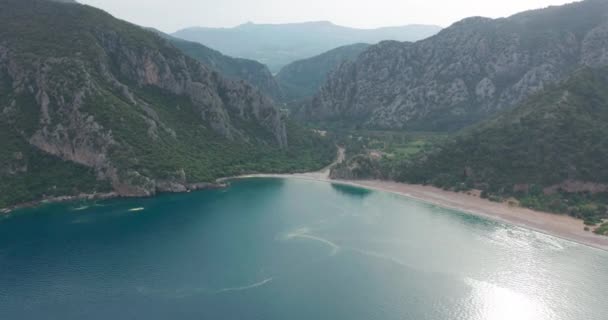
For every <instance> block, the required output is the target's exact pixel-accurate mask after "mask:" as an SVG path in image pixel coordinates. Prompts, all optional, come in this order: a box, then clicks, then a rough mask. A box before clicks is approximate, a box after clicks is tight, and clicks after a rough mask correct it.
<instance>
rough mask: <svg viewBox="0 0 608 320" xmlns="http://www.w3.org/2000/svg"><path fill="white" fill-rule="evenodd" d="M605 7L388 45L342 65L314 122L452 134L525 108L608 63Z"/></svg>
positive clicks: (593, 2)
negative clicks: (578, 72) (578, 73)
mask: <svg viewBox="0 0 608 320" xmlns="http://www.w3.org/2000/svg"><path fill="white" fill-rule="evenodd" d="M607 35H608V2H606V1H604V0H586V1H583V2H578V3H573V4H569V5H564V6H560V7H550V8H546V9H541V10H535V11H529V12H524V13H521V14H517V15H514V16H512V17H509V18H504V19H496V20H492V19H487V18H469V19H465V20H463V21H460V22H458V23H456V24H454V25H452V26H451V27H449V28H447V29H445V30H443V31H441V32H440V33H439V34H438V35H436V36H433V37H431V38H429V39H426V40H422V41H419V42H416V43H399V42H383V43H380V44H378V45H376V46H373V47H371V48H369V49H368V50H366V51H365V52H364V53H363V54H361V55H360V56H359V58H358V59H357V60H356V61H354V62H347V63H344V64H342V65H341V66H340V67H339V68H338V69H337V70H335V71H334V72H333V73H332V75H331V76H330V79H329V80H328V81H327V83H326V84H325V85H324V86H323V88H322V89H321V90H320V92H319V93H318V95H317V96H316V98H315V100H314V102H313V103H312V105H311V106H309V107H308V108H306V110H305V116H306V117H307V118H308V119H309V120H313V121H324V122H341V123H344V124H348V125H353V124H356V125H362V126H365V127H368V128H381V129H409V130H453V129H458V128H462V127H464V126H467V125H469V124H472V123H475V122H476V121H479V120H481V119H485V118H487V117H489V116H491V115H493V114H495V113H497V112H499V111H501V110H504V109H508V108H511V107H513V106H515V105H517V104H518V103H521V102H522V101H523V100H524V99H526V98H527V97H528V96H530V95H531V94H533V93H535V92H538V91H539V90H541V89H543V88H545V87H546V86H547V85H550V84H554V83H557V82H559V81H560V80H563V79H564V78H565V77H567V76H568V75H569V74H571V73H572V71H573V70H575V69H576V68H578V67H580V66H593V67H597V66H601V65H605V64H606V63H608V41H607V40H606V39H608V37H607Z"/></svg>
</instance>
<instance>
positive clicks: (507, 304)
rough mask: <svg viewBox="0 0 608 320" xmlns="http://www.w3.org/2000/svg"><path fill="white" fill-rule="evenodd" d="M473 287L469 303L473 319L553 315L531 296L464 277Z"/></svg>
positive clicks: (543, 319) (541, 319)
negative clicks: (473, 311) (472, 311)
mask: <svg viewBox="0 0 608 320" xmlns="http://www.w3.org/2000/svg"><path fill="white" fill-rule="evenodd" d="M466 283H467V284H468V285H470V286H471V287H472V289H473V291H472V294H471V301H470V303H471V305H472V307H473V308H471V310H475V313H474V314H473V315H471V316H472V317H470V318H469V319H475V320H515V319H517V320H550V319H554V318H555V317H554V315H553V313H552V311H551V310H549V308H547V306H545V305H544V304H543V303H542V302H539V301H537V300H536V299H534V298H533V297H530V296H527V295H525V294H521V293H518V292H515V291H513V290H511V289H507V288H502V287H499V286H497V285H493V284H491V283H488V282H482V281H477V280H473V279H466Z"/></svg>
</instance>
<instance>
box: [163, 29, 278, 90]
mask: <svg viewBox="0 0 608 320" xmlns="http://www.w3.org/2000/svg"><path fill="white" fill-rule="evenodd" d="M152 30H153V29H152ZM153 31H154V32H156V33H158V34H159V35H160V36H161V37H163V38H165V39H167V40H168V41H169V42H171V44H172V45H173V46H175V47H176V48H178V49H180V50H181V51H182V52H183V53H185V54H186V55H188V56H190V57H192V58H194V59H196V60H198V61H199V62H200V63H202V64H204V65H205V66H207V67H209V68H211V69H214V70H217V71H218V72H220V73H221V74H222V75H223V76H226V77H228V78H230V79H233V80H244V81H247V82H249V84H251V85H253V86H255V87H256V88H258V89H259V90H260V91H261V92H262V93H264V94H265V95H267V96H268V97H271V98H273V99H274V100H275V101H281V99H282V95H281V89H280V88H279V84H278V83H277V81H276V80H275V78H274V76H273V75H272V73H271V72H270V70H268V67H266V66H265V65H263V64H261V63H259V62H257V61H254V60H248V59H241V58H233V57H230V56H227V55H224V54H222V53H221V52H219V51H217V50H213V49H211V48H208V47H205V46H204V45H202V44H200V43H197V42H191V41H186V40H182V39H179V38H176V37H173V36H170V35H168V34H165V33H162V32H160V31H158V30H153Z"/></svg>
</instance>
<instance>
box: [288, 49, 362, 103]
mask: <svg viewBox="0 0 608 320" xmlns="http://www.w3.org/2000/svg"><path fill="white" fill-rule="evenodd" d="M368 47H369V45H368V44H365V43H359V44H353V45H348V46H343V47H339V48H336V49H333V50H330V51H328V52H325V53H323V54H320V55H318V56H315V57H312V58H309V59H304V60H299V61H295V62H292V63H290V64H288V65H287V66H285V67H283V68H282V69H281V71H280V72H279V73H278V74H277V75H276V79H277V81H278V82H279V85H280V87H281V90H282V92H283V95H284V99H285V100H286V101H289V102H291V101H296V102H297V101H301V100H308V99H311V98H312V97H313V96H314V95H315V93H317V91H318V90H319V89H320V88H321V86H322V85H323V84H324V83H325V80H326V79H327V75H328V74H329V73H330V72H331V71H332V70H334V69H335V68H337V67H338V66H339V65H340V64H341V63H343V62H345V61H351V60H355V59H356V58H357V57H358V56H359V54H361V52H363V51H364V50H365V49H367V48H368Z"/></svg>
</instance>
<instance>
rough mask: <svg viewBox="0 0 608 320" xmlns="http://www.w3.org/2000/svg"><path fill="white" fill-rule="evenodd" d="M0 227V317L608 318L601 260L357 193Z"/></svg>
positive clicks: (311, 185) (183, 204) (211, 194)
mask: <svg viewBox="0 0 608 320" xmlns="http://www.w3.org/2000/svg"><path fill="white" fill-rule="evenodd" d="M0 219H1V220H0V319H62V320H65V319H104V320H107V319H265V320H274V319H306V320H310V319H332V320H335V319H349V320H350V319H413V320H414V319H415V320H423V319H437V320H440V319H441V320H443V319H467V320H468V319H471V320H477V319H478V320H495V319H505V320H506V319H509V320H511V319H517V320H527V319H531V320H544V319H572V320H575V319H576V320H594V319H597V320H606V319H608V253H607V252H604V251H600V250H596V249H592V248H589V247H585V246H583V245H578V244H575V243H571V242H568V241H564V240H560V239H557V238H554V237H550V236H547V235H543V234H539V233H536V232H532V231H528V230H525V229H522V228H518V227H512V226H508V225H504V224H500V223H496V222H491V221H488V220H484V219H482V218H478V217H474V216H470V215H467V214H464V213H459V212H456V211H452V210H447V209H442V208H438V207H435V206H432V205H428V204H423V203H420V202H416V201H413V200H409V199H407V198H403V197H399V196H395V195H392V194H387V193H381V192H372V191H366V190H363V189H356V188H352V187H345V186H336V185H330V184H326V183H321V182H312V181H301V180H282V179H253V180H245V181H239V182H235V183H234V184H233V185H232V186H231V187H230V188H229V189H226V190H218V191H204V192H197V193H190V194H178V195H165V196H161V197H158V198H153V199H135V200H112V201H105V202H98V203H71V204H58V205H48V206H45V207H43V208H39V209H32V210H25V211H21V212H19V213H15V214H12V215H11V216H8V217H3V218H0Z"/></svg>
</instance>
